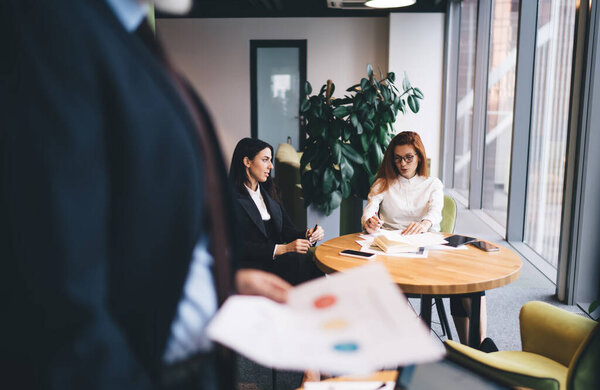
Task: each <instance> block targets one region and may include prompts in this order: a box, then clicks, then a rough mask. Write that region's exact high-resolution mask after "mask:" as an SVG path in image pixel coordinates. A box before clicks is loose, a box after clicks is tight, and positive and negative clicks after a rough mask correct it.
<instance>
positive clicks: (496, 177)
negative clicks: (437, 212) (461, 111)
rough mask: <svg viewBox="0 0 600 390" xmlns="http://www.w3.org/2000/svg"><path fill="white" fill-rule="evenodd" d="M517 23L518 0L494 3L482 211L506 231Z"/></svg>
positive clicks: (503, 0) (498, 0)
mask: <svg viewBox="0 0 600 390" xmlns="http://www.w3.org/2000/svg"><path fill="white" fill-rule="evenodd" d="M518 23H519V1H518V0H496V1H494V2H493V8H492V29H491V39H490V53H489V56H490V60H489V69H488V86H487V112H486V132H485V151H484V156H485V157H484V163H483V197H482V208H483V210H484V211H485V212H486V213H487V214H488V215H490V216H491V217H492V218H493V219H494V220H495V221H496V222H498V223H499V224H500V225H501V226H502V227H504V228H506V209H507V204H508V181H509V177H510V150H511V140H512V129H513V106H514V97H515V95H514V93H515V70H516V64H517V38H518V27H519V25H518Z"/></svg>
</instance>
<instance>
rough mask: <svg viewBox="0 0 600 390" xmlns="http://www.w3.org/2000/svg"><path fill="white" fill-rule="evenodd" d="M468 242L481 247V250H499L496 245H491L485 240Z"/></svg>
mask: <svg viewBox="0 0 600 390" xmlns="http://www.w3.org/2000/svg"><path fill="white" fill-rule="evenodd" d="M470 244H471V245H473V246H474V247H475V248H478V249H481V250H482V251H486V252H498V251H499V250H500V248H498V247H497V246H496V245H492V244H490V243H489V242H485V241H474V242H471V243H470Z"/></svg>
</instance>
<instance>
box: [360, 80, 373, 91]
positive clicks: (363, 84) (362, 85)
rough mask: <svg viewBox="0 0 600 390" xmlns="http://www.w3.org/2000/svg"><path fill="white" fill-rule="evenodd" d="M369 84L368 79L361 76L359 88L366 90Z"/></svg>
mask: <svg viewBox="0 0 600 390" xmlns="http://www.w3.org/2000/svg"><path fill="white" fill-rule="evenodd" d="M370 86H371V85H370V84H369V80H367V79H366V78H364V77H363V78H362V79H361V80H360V88H361V89H362V90H363V91H366V90H367V89H369V87H370Z"/></svg>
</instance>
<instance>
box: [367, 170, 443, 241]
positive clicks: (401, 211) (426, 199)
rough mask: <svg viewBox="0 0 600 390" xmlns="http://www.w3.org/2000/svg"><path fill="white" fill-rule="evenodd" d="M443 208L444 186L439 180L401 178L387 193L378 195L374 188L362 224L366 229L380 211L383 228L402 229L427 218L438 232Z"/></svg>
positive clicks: (432, 178) (431, 178) (432, 227)
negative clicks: (370, 220) (371, 219)
mask: <svg viewBox="0 0 600 390" xmlns="http://www.w3.org/2000/svg"><path fill="white" fill-rule="evenodd" d="M443 207H444V187H443V185H442V182H441V181H440V180H439V179H437V178H435V177H424V176H419V175H415V176H413V177H412V178H411V179H406V178H404V177H402V176H399V177H398V179H397V180H394V182H393V183H390V186H389V188H388V189H387V190H386V191H384V192H381V193H379V194H375V193H374V191H373V187H372V188H371V191H370V192H369V200H368V202H367V206H366V207H365V209H364V210H363V215H362V218H361V224H362V226H364V225H365V222H366V221H367V220H368V219H369V218H371V217H372V216H374V215H375V213H377V212H379V218H381V219H382V220H383V228H384V229H390V230H402V229H405V228H406V227H407V226H408V225H409V224H410V223H411V222H417V221H422V220H424V219H427V220H429V221H431V223H432V226H431V229H430V230H431V231H435V232H439V231H440V222H441V221H442V208H443Z"/></svg>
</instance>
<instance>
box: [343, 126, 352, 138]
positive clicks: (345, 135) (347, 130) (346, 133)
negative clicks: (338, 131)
mask: <svg viewBox="0 0 600 390" xmlns="http://www.w3.org/2000/svg"><path fill="white" fill-rule="evenodd" d="M351 135H352V129H351V128H350V126H344V132H343V137H342V138H343V140H344V141H348V140H349V139H350V136H351Z"/></svg>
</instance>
